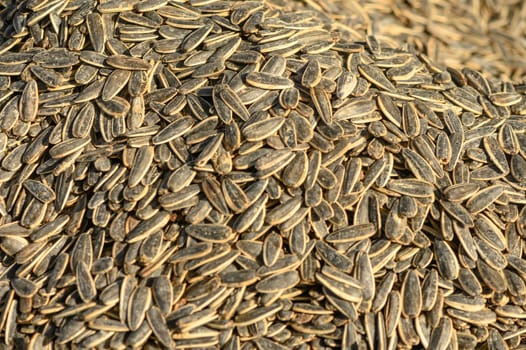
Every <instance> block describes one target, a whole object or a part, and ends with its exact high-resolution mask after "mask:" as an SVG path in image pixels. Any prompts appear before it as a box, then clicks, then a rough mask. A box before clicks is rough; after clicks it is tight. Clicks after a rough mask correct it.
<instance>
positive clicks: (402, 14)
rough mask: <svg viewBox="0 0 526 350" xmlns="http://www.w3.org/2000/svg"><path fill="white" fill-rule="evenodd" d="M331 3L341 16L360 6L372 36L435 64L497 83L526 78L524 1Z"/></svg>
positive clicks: (349, 0) (347, 0)
mask: <svg viewBox="0 0 526 350" xmlns="http://www.w3.org/2000/svg"><path fill="white" fill-rule="evenodd" d="M335 1H336V2H339V3H340V7H341V8H342V11H340V14H343V13H349V12H350V11H353V9H355V8H362V9H363V13H365V14H367V17H366V18H367V19H368V21H367V22H366V23H368V24H369V25H370V28H372V32H374V33H375V34H377V35H378V36H379V37H382V38H385V39H386V40H396V42H398V43H409V44H411V45H412V46H413V47H414V48H415V49H416V50H417V51H420V52H424V53H426V54H427V55H428V56H429V57H431V58H432V59H433V60H434V61H435V62H439V63H443V64H446V65H448V66H451V67H454V68H457V69H458V68H462V67H469V68H471V69H475V70H481V71H482V73H484V75H485V76H487V77H489V76H493V77H498V78H499V79H502V80H511V81H516V82H520V81H523V80H525V79H526V63H525V60H524V57H526V1H522V0H461V1H451V0H428V1H421V0H406V1H399V0H363V1H357V0H335ZM358 3H360V4H363V5H359V4H358ZM353 12H356V11H353ZM351 21H352V20H351ZM346 23H351V22H350V21H348V22H346Z"/></svg>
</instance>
